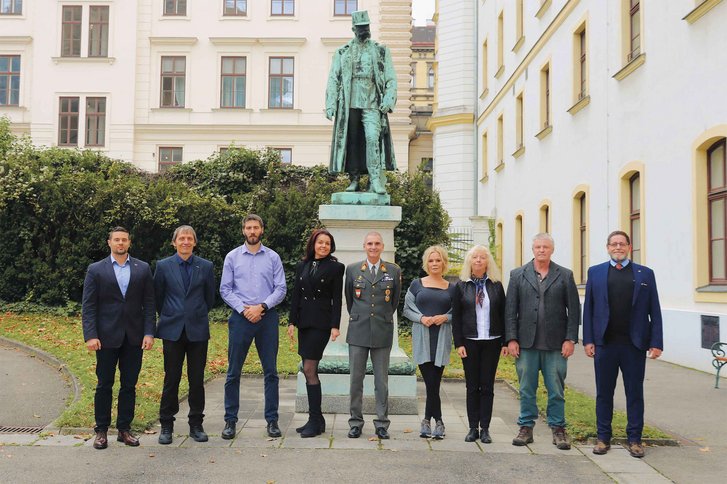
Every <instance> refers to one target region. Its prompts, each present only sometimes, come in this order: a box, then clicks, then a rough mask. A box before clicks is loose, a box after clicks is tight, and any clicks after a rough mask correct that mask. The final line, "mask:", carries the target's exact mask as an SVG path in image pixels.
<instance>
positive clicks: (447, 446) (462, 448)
mask: <svg viewBox="0 0 727 484" xmlns="http://www.w3.org/2000/svg"><path fill="white" fill-rule="evenodd" d="M429 446H430V448H431V449H432V450H435V451H455V452H473V453H477V454H479V453H482V450H481V449H480V447H479V445H477V443H476V442H465V441H464V437H463V438H461V439H452V438H450V437H445V438H444V439H442V440H430V441H429Z"/></svg>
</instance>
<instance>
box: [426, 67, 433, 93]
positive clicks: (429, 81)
mask: <svg viewBox="0 0 727 484" xmlns="http://www.w3.org/2000/svg"><path fill="white" fill-rule="evenodd" d="M427 88H428V89H434V67H432V66H429V70H428V71H427Z"/></svg>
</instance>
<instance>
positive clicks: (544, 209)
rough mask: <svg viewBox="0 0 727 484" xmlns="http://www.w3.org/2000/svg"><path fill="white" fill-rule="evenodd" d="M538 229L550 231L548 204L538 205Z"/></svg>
mask: <svg viewBox="0 0 727 484" xmlns="http://www.w3.org/2000/svg"><path fill="white" fill-rule="evenodd" d="M540 231H541V232H545V233H548V234H549V233H550V205H547V204H546V205H543V206H541V207H540Z"/></svg>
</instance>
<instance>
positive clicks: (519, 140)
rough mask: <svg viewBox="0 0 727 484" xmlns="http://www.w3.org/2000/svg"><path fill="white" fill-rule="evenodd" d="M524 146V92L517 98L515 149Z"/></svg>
mask: <svg viewBox="0 0 727 484" xmlns="http://www.w3.org/2000/svg"><path fill="white" fill-rule="evenodd" d="M522 147H523V93H522V92H521V93H520V94H519V95H518V97H517V98H515V151H517V150H519V149H520V148H522Z"/></svg>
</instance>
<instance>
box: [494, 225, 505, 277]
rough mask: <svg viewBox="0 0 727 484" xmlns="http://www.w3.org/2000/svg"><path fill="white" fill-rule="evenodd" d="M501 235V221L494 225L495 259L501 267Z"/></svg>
mask: <svg viewBox="0 0 727 484" xmlns="http://www.w3.org/2000/svg"><path fill="white" fill-rule="evenodd" d="M502 237H503V228H502V222H498V224H497V225H496V226H495V258H496V259H497V263H498V265H499V266H500V268H501V269H502V267H503V261H502V258H503V254H502V248H503V246H504V244H503V240H502Z"/></svg>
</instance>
